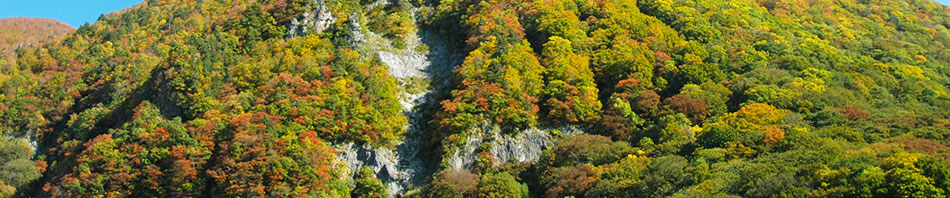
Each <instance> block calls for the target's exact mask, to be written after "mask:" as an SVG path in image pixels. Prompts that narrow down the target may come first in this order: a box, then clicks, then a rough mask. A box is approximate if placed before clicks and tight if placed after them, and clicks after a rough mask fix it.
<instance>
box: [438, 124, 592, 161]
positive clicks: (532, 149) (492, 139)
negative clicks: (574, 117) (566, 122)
mask: <svg viewBox="0 0 950 198" xmlns="http://www.w3.org/2000/svg"><path fill="white" fill-rule="evenodd" d="M553 131H555V130H553V129H550V130H541V129H537V128H531V129H527V130H522V131H521V132H519V133H516V134H514V135H508V134H504V133H502V130H501V128H500V127H498V126H497V125H494V124H483V125H482V126H480V127H477V128H474V129H472V130H471V131H469V132H470V134H471V135H469V136H468V137H466V138H465V140H464V142H463V143H462V146H461V147H460V148H457V150H456V151H455V152H453V154H452V156H451V157H449V159H448V163H449V166H450V167H451V168H455V169H467V168H472V166H474V165H475V161H476V160H478V156H477V155H476V152H477V149H478V147H479V146H480V145H482V144H484V143H491V147H490V150H489V151H488V153H489V154H491V156H492V157H494V158H495V159H497V161H495V163H496V164H495V165H499V164H501V163H507V162H519V163H520V162H531V161H535V160H537V159H538V158H539V157H540V156H541V152H543V151H544V150H545V149H547V148H548V147H551V146H553V145H554V143H555V142H556V141H557V137H555V136H553V135H552V134H554V132H553ZM557 131H559V133H560V135H561V136H570V135H575V134H580V133H583V131H581V130H580V129H577V128H575V127H562V128H560V129H557Z"/></svg>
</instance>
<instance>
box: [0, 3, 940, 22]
mask: <svg viewBox="0 0 950 198" xmlns="http://www.w3.org/2000/svg"><path fill="white" fill-rule="evenodd" d="M142 1H143V0H0V18H5V17H42V18H53V19H58V20H60V21H63V22H66V23H68V24H69V25H72V26H73V27H76V28H78V27H79V26H81V25H82V24H85V23H86V22H89V23H93V22H95V21H96V19H99V15H101V14H104V13H110V12H112V11H118V10H122V9H124V8H128V7H132V6H133V5H135V4H138V3H140V2H142ZM948 1H950V0H948Z"/></svg>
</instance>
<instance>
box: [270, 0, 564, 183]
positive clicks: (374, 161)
mask: <svg viewBox="0 0 950 198" xmlns="http://www.w3.org/2000/svg"><path fill="white" fill-rule="evenodd" d="M314 3H315V5H317V6H316V8H315V9H314V10H313V11H311V12H308V13H306V14H305V15H304V16H301V17H298V19H295V20H294V21H293V22H292V24H290V26H289V27H288V35H290V37H296V36H302V35H306V34H308V33H312V32H322V31H324V30H325V29H326V28H327V27H328V26H329V25H330V24H332V23H334V22H335V20H336V19H337V18H338V17H334V16H332V14H331V13H330V12H329V11H327V7H326V5H325V4H324V3H323V2H322V0H314ZM387 3H388V1H386V0H379V1H377V2H375V3H373V4H372V5H370V6H368V8H365V9H366V10H370V9H372V7H373V6H385V5H386V4H387ZM418 10H419V9H418V8H415V9H412V12H411V13H412V16H413V17H414V18H415V16H416V14H417V13H418ZM353 15H354V16H351V17H350V18H359V17H355V16H357V14H356V13H354V14H353ZM348 23H349V26H350V29H349V30H350V31H351V32H352V35H353V37H352V38H351V40H350V43H351V44H352V45H353V46H355V47H356V48H357V49H356V50H357V51H359V52H360V53H361V54H363V55H364V56H365V57H371V56H377V57H379V59H380V60H381V61H382V62H383V63H385V64H387V65H388V66H389V69H390V71H389V72H390V74H391V75H392V76H393V77H394V78H396V79H397V80H398V81H399V82H400V86H401V89H400V90H401V96H400V104H402V106H403V113H404V114H405V115H406V116H407V117H408V118H409V124H408V125H407V126H406V135H405V137H404V139H403V140H402V141H401V142H400V143H399V144H398V146H397V147H396V148H395V149H389V148H374V147H372V146H369V145H360V144H355V143H347V144H342V145H336V146H335V148H336V150H337V158H338V160H339V161H340V162H341V164H343V165H345V166H346V170H347V172H346V173H345V175H344V177H347V178H353V177H354V176H355V175H354V174H353V173H355V172H356V171H357V170H359V169H362V168H363V167H369V168H370V169H371V170H373V172H375V173H376V178H378V179H379V180H380V181H382V182H383V183H384V184H385V185H386V186H387V187H388V189H389V193H390V196H392V197H400V196H402V195H403V194H405V193H407V191H408V190H411V189H410V188H412V187H413V186H415V187H419V184H420V183H421V181H424V180H425V179H426V177H428V176H431V175H432V174H433V173H434V172H435V171H438V170H439V169H440V168H442V167H440V166H441V163H440V162H447V163H448V164H447V165H448V167H447V168H456V169H464V168H471V167H472V166H473V165H474V163H475V161H476V160H477V156H476V152H477V148H479V146H480V145H482V144H484V143H491V147H490V151H488V152H489V153H490V154H491V155H492V156H493V157H494V158H495V159H497V160H498V162H502V163H503V162H510V161H514V162H526V161H534V160H536V159H538V157H539V156H540V154H541V152H542V151H543V150H544V149H546V148H547V147H550V146H552V145H554V142H555V141H556V140H557V138H558V137H560V136H563V135H571V134H576V133H583V131H581V130H579V129H576V128H571V127H562V128H558V129H536V128H532V129H527V130H523V131H521V132H520V133H516V134H515V135H510V134H507V133H502V132H501V129H500V128H499V127H498V126H497V125H494V124H484V125H482V126H480V127H477V128H473V129H472V130H471V131H470V132H471V134H472V135H469V136H468V137H467V138H466V139H464V140H463V142H462V144H461V146H460V147H459V148H453V149H452V150H450V151H448V153H450V154H447V155H446V156H445V157H446V158H447V159H441V158H440V157H433V156H439V154H440V153H435V152H430V151H431V150H432V149H431V148H432V147H433V146H432V145H424V143H423V139H424V138H427V137H430V136H428V135H429V134H428V133H431V132H432V131H429V130H431V129H428V128H427V127H426V126H427V125H428V123H429V120H428V119H430V118H429V117H428V116H426V115H425V114H426V113H430V112H432V111H431V110H432V108H437V107H438V105H439V104H438V103H439V101H438V100H439V99H438V98H437V97H438V96H440V95H444V94H446V93H447V92H448V91H451V87H449V86H450V84H451V83H450V82H449V81H450V79H451V78H452V76H451V75H452V74H451V73H452V72H451V71H452V69H453V68H454V67H455V66H457V65H459V64H461V63H462V61H463V60H464V58H465V55H466V52H464V51H463V49H464V48H463V47H459V46H457V45H459V44H460V42H452V40H449V39H450V38H447V37H445V36H443V35H441V34H439V33H438V31H437V30H430V29H426V28H422V26H420V25H415V24H414V25H413V27H414V30H413V33H412V34H410V36H409V37H408V38H407V43H408V45H407V47H406V49H395V48H394V47H392V41H390V40H388V39H386V38H384V37H383V36H381V35H379V34H377V33H374V32H371V31H369V30H367V29H366V28H365V27H364V26H363V25H362V24H363V23H365V21H362V22H361V21H356V20H351V21H348ZM553 131H558V132H553ZM552 134H560V135H557V136H555V135H552ZM427 148H429V150H427Z"/></svg>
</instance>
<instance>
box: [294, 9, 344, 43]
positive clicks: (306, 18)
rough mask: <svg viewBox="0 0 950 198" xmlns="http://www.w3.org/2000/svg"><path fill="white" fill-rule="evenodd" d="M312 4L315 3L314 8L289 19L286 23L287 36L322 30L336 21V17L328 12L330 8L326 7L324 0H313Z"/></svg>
mask: <svg viewBox="0 0 950 198" xmlns="http://www.w3.org/2000/svg"><path fill="white" fill-rule="evenodd" d="M313 5H315V9H313V10H311V11H309V12H305V13H303V16H300V17H297V18H294V19H293V20H291V21H290V24H289V25H287V36H288V37H291V38H293V37H300V36H306V35H307V34H313V33H318V32H323V31H324V30H327V28H330V25H332V24H333V23H334V22H336V17H334V16H333V13H332V12H330V8H328V7H327V4H326V2H325V1H324V0H313Z"/></svg>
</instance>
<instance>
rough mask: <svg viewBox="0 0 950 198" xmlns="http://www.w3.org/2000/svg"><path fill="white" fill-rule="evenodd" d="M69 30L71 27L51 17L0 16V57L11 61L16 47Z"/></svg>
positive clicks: (41, 40)
mask: <svg viewBox="0 0 950 198" xmlns="http://www.w3.org/2000/svg"><path fill="white" fill-rule="evenodd" d="M71 31H73V28H72V27H70V26H69V25H66V24H65V23H63V22H60V21H57V20H53V19H42V18H25V17H15V18H0V57H4V58H5V59H4V60H6V61H9V62H11V63H12V62H13V61H14V60H15V59H14V58H15V57H14V56H15V55H16V54H15V53H14V50H16V49H17V48H19V47H21V46H27V45H34V44H39V43H40V42H43V41H46V40H49V39H52V38H55V37H59V36H63V35H66V33H69V32H71Z"/></svg>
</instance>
